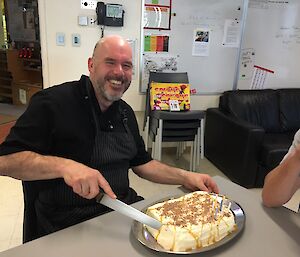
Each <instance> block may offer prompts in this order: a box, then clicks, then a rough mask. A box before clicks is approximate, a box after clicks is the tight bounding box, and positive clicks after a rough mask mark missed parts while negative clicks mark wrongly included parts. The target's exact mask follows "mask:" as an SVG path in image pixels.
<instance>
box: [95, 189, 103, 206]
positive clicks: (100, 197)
mask: <svg viewBox="0 0 300 257" xmlns="http://www.w3.org/2000/svg"><path fill="white" fill-rule="evenodd" d="M103 196H104V193H103V192H101V191H100V192H99V194H97V195H96V197H95V199H96V202H97V203H100V202H101V200H102V198H103Z"/></svg>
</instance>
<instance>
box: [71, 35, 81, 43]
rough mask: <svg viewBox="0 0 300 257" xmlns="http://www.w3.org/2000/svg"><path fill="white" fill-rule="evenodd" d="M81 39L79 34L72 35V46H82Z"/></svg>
mask: <svg viewBox="0 0 300 257" xmlns="http://www.w3.org/2000/svg"><path fill="white" fill-rule="evenodd" d="M80 44H81V39H80V35H79V34H72V46H80Z"/></svg>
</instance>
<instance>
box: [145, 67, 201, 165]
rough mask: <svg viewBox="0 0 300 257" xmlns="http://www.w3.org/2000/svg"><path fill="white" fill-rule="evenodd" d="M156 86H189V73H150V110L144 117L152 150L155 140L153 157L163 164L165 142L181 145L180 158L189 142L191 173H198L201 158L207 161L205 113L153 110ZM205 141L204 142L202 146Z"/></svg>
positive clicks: (146, 110) (148, 100)
mask: <svg viewBox="0 0 300 257" xmlns="http://www.w3.org/2000/svg"><path fill="white" fill-rule="evenodd" d="M152 82H158V83H189V79H188V74H187V73H186V72H179V73H173V72H172V73H165V72H150V75H149V83H148V88H147V95H146V107H145V116H144V131H145V145H146V148H148V140H149V138H151V140H152V157H153V158H154V159H156V160H161V149H162V142H178V143H179V144H178V146H177V158H179V155H180V154H181V153H182V149H183V148H184V146H183V145H184V144H183V143H185V142H188V141H190V142H191V143H192V147H191V157H190V170H192V171H195V170H196V164H199V159H200V158H199V154H200V150H201V158H203V155H204V153H203V147H201V149H200V143H201V146H203V135H204V134H203V128H204V116H205V112H204V111H201V110H195V111H191V110H188V111H176V112H171V111H160V110H151V107H150V86H151V83H152ZM200 141H201V142H200Z"/></svg>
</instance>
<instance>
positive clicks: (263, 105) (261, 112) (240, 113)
mask: <svg viewBox="0 0 300 257" xmlns="http://www.w3.org/2000/svg"><path fill="white" fill-rule="evenodd" d="M223 98H224V99H222V106H220V107H221V108H222V109H225V111H227V112H229V113H230V114H232V115H233V116H235V117H236V118H240V119H242V120H245V121H248V122H250V123H251V124H254V125H257V126H261V127H263V128H264V129H265V131H266V132H280V131H281V126H280V121H279V103H278V96H277V94H276V91H275V90H272V89H265V90H236V91H227V92H225V93H224V95H223Z"/></svg>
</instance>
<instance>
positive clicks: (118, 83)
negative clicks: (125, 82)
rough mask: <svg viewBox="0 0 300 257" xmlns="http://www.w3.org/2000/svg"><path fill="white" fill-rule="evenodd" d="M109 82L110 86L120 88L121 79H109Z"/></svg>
mask: <svg viewBox="0 0 300 257" xmlns="http://www.w3.org/2000/svg"><path fill="white" fill-rule="evenodd" d="M109 83H110V84H111V85H112V87H114V88H120V86H121V85H122V81H121V80H115V79H110V80H109Z"/></svg>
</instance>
